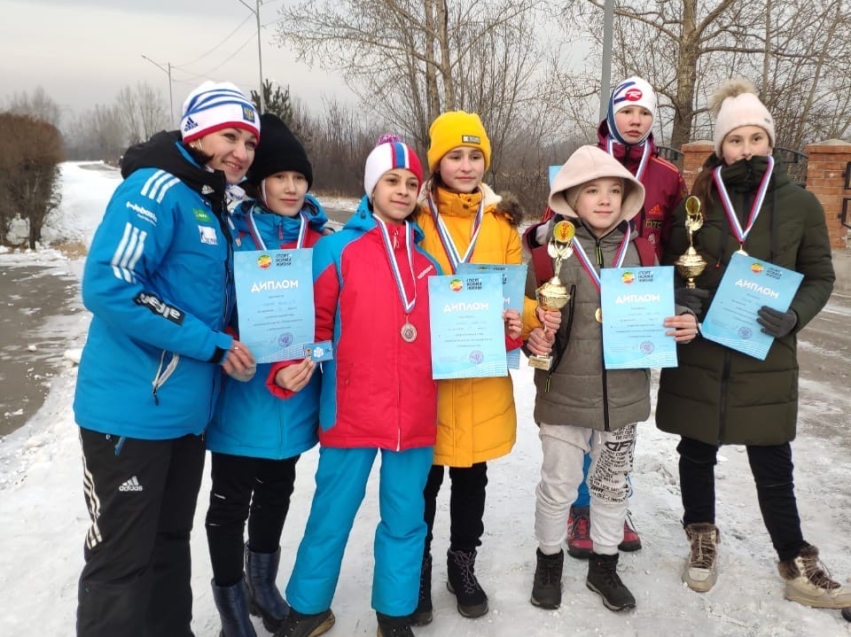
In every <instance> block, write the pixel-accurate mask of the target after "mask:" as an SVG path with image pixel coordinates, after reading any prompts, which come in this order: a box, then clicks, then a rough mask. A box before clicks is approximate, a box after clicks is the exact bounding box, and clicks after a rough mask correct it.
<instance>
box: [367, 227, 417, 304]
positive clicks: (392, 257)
mask: <svg viewBox="0 0 851 637" xmlns="http://www.w3.org/2000/svg"><path fill="white" fill-rule="evenodd" d="M375 223H376V224H378V228H379V229H380V230H381V238H382V239H383V240H384V251H385V252H386V253H387V259H388V260H389V261H390V269H391V270H392V271H393V278H394V279H395V281H396V289H397V290H398V291H399V299H400V300H401V301H402V307H403V308H404V309H405V315H406V316H407V315H408V314H410V313H411V310H413V309H414V306H415V305H416V304H417V280H416V278H415V277H414V248H413V245H414V229H413V226H412V225H411V223H410V222H409V221H406V222H405V249H406V250H407V252H408V267H410V269H411V281H412V282H413V284H414V298H412V299H411V300H408V293H407V292H405V284H404V283H403V282H402V271H401V270H400V269H399V262H398V261H397V260H396V253H395V252H394V250H393V246H392V245H391V244H390V233H389V232H388V231H387V225H386V224H385V223H384V221H382V220H381V219H379V218H378V217H375Z"/></svg>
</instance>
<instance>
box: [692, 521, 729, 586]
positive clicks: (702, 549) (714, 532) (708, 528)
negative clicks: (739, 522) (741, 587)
mask: <svg viewBox="0 0 851 637" xmlns="http://www.w3.org/2000/svg"><path fill="white" fill-rule="evenodd" d="M685 531H686V537H688V541H689V544H690V545H691V548H690V549H689V554H688V563H687V564H686V568H685V570H684V571H683V581H684V582H685V583H686V585H687V586H688V587H689V588H690V589H691V590H693V591H697V592H698V593H705V592H706V591H708V590H709V589H711V588H712V587H713V586H715V580H716V579H717V577H718V569H717V563H718V544H719V542H721V534H720V532H719V531H718V527H717V526H715V525H714V524H711V523H709V522H695V523H694V524H689V525H687V526H686V528H685Z"/></svg>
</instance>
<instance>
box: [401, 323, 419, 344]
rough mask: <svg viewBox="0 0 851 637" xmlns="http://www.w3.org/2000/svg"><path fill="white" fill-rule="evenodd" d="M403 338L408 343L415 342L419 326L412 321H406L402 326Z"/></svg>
mask: <svg viewBox="0 0 851 637" xmlns="http://www.w3.org/2000/svg"><path fill="white" fill-rule="evenodd" d="M401 334H402V340H403V341H405V342H406V343H413V342H414V341H415V340H417V328H416V327H414V326H413V325H411V324H410V323H405V324H404V325H403V326H402V331H401Z"/></svg>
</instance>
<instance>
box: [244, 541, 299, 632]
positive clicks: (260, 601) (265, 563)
mask: <svg viewBox="0 0 851 637" xmlns="http://www.w3.org/2000/svg"><path fill="white" fill-rule="evenodd" d="M280 561H281V549H280V548H279V549H278V550H277V551H275V552H274V553H255V552H253V551H250V550H249V549H248V546H246V547H245V579H246V581H247V583H248V597H249V601H250V602H251V607H250V609H249V610H250V612H251V614H252V615H256V616H258V617H260V618H261V619H262V620H263V626H265V627H266V630H268V631H269V632H270V633H274V632H275V631H276V630H278V628H280V627H281V623H283V621H284V618H286V616H287V613H289V611H290V608H289V606H287V603H286V602H285V601H284V598H283V597H281V593H280V592H279V591H278V586H277V584H276V583H275V578H277V576H278V563H279V562H280Z"/></svg>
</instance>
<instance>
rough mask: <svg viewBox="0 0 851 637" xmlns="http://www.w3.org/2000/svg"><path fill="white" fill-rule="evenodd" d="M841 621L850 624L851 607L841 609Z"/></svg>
mask: <svg viewBox="0 0 851 637" xmlns="http://www.w3.org/2000/svg"><path fill="white" fill-rule="evenodd" d="M842 619H844V620H845V621H847V622H851V606H846V607H845V608H843V609H842Z"/></svg>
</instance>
